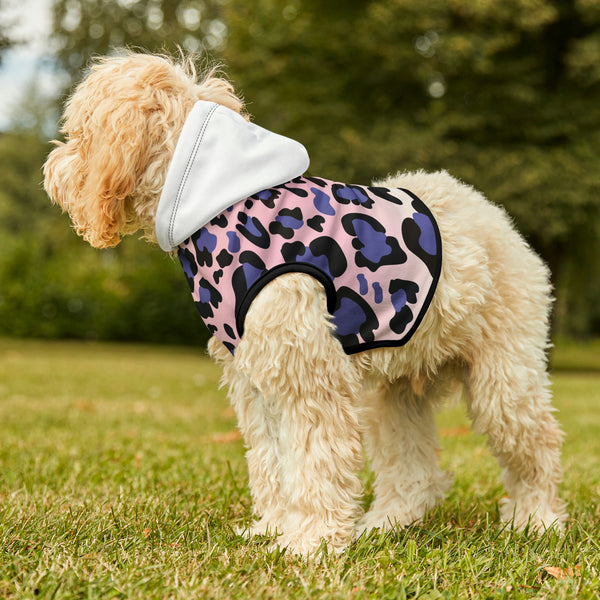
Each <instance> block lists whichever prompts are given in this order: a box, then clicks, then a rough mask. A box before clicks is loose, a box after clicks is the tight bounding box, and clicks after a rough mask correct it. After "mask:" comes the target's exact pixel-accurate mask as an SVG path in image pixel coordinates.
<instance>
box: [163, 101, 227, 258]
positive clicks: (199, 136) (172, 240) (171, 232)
mask: <svg viewBox="0 0 600 600" xmlns="http://www.w3.org/2000/svg"><path fill="white" fill-rule="evenodd" d="M218 108H219V105H218V104H214V105H213V107H212V108H211V110H210V112H209V113H208V114H207V115H206V118H205V119H204V122H203V123H202V128H201V129H200V131H199V132H198V134H197V135H196V141H195V142H194V148H193V150H192V152H191V154H190V156H189V158H188V161H187V164H186V166H185V170H184V173H183V176H182V178H181V182H180V183H179V187H178V189H177V194H176V195H175V202H174V203H173V210H172V211H171V218H170V219H169V234H168V235H169V244H170V245H171V247H173V248H174V247H175V246H176V244H175V217H176V215H177V209H178V208H179V203H180V202H181V198H182V196H183V189H184V188H185V186H186V184H187V180H188V177H189V174H190V171H191V170H192V164H193V163H194V161H195V159H196V155H197V154H198V150H199V149H200V146H201V145H202V141H203V139H204V135H205V133H206V130H207V129H208V125H209V122H210V120H211V119H212V116H213V115H214V114H215V112H216V110H217V109H218Z"/></svg>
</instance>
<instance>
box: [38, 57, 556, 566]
mask: <svg viewBox="0 0 600 600" xmlns="http://www.w3.org/2000/svg"><path fill="white" fill-rule="evenodd" d="M61 131H62V133H63V134H64V139H65V141H64V142H54V143H55V145H56V147H55V148H54V149H53V150H52V151H51V153H50V154H49V156H48V158H47V161H46V163H45V165H44V187H45V189H46V191H47V193H48V195H49V196H50V198H51V199H52V201H53V202H55V203H57V204H59V205H60V206H61V207H62V209H63V210H64V211H67V212H68V213H69V215H70V218H71V220H72V223H73V226H74V229H75V231H76V232H77V234H79V235H80V236H82V237H83V238H84V239H85V240H87V241H88V242H89V243H90V244H91V245H92V246H94V247H97V248H106V247H110V246H114V245H116V244H118V243H119V241H120V239H121V236H122V235H125V234H132V233H134V232H141V233H142V236H143V237H144V238H145V239H146V240H147V241H149V242H152V243H159V244H160V246H161V247H162V248H163V249H164V250H166V251H168V252H170V251H174V250H177V252H178V254H179V257H180V259H181V263H182V265H183V267H184V272H185V274H186V277H187V280H188V283H190V286H191V288H192V292H193V293H194V300H195V301H196V305H197V306H198V309H199V310H200V311H201V314H202V316H203V318H204V319H205V321H206V322H207V325H208V326H209V329H210V330H211V332H213V334H214V335H213V337H212V338H211V340H210V342H209V346H208V348H209V353H210V355H211V356H212V357H213V358H214V359H215V360H216V361H217V362H218V363H219V364H220V365H222V368H223V380H224V382H225V383H226V384H227V386H228V389H229V392H228V393H229V398H230V401H231V403H232V405H233V408H234V410H235V413H236V416H237V419H238V422H239V428H240V431H241V433H242V434H243V437H244V440H245V444H246V447H247V454H246V457H247V463H248V474H249V486H250V491H251V496H252V501H253V511H254V514H255V516H256V519H255V520H254V521H253V523H252V524H251V525H249V526H248V528H247V529H246V530H245V533H246V535H255V534H272V535H274V536H276V537H275V540H276V543H277V544H278V545H279V546H280V547H281V548H288V549H289V551H291V552H294V553H299V554H302V555H312V554H315V553H316V552H317V551H318V549H319V548H320V546H321V544H322V543H323V542H325V543H326V544H327V546H328V547H329V548H331V549H332V550H334V551H343V549H344V548H345V547H346V546H347V545H348V544H349V543H350V542H351V541H352V540H353V539H354V538H355V537H356V536H359V535H362V534H363V533H366V532H369V531H371V530H373V529H376V528H381V529H383V530H388V529H390V528H392V527H402V526H406V525H409V524H413V523H418V522H419V521H421V520H422V519H423V517H424V515H425V514H426V511H427V510H428V509H429V508H431V507H433V506H434V505H435V504H436V503H438V502H440V500H442V499H443V498H444V496H445V494H446V492H447V490H448V489H449V486H450V485H451V476H450V475H449V474H447V473H445V472H443V471H442V470H441V469H440V467H439V465H438V441H437V434H436V427H435V423H434V413H435V410H436V409H437V408H438V407H439V406H440V404H441V403H442V402H443V401H444V400H446V399H448V398H452V397H454V396H456V395H457V393H458V394H462V396H463V397H464V399H465V402H466V405H467V410H468V414H469V417H470V419H471V420H472V426H473V429H474V430H475V431H476V432H477V433H479V434H485V435H486V436H487V439H488V443H489V446H490V449H491V450H492V452H493V454H494V455H495V457H496V458H497V460H498V462H499V464H500V466H501V468H502V470H503V475H502V480H503V483H504V486H505V489H506V492H507V497H506V498H504V499H502V500H501V505H500V517H501V519H502V521H504V522H507V523H509V524H511V525H513V526H514V527H515V528H517V529H524V528H525V527H529V528H532V529H535V530H544V529H546V528H551V527H554V528H557V529H560V528H562V527H563V524H564V522H565V519H566V510H565V505H564V503H563V502H562V501H561V500H560V498H559V495H558V485H559V482H560V480H561V464H560V449H561V444H562V438H563V434H562V432H561V429H560V427H559V425H558V423H557V421H556V419H555V418H554V415H553V412H554V409H553V408H552V407H551V394H550V391H549V379H548V375H547V367H546V362H547V359H546V352H547V349H548V346H549V342H548V321H549V313H550V308H551V287H550V284H549V276H548V275H549V274H548V270H547V268H546V266H545V265H544V263H543V262H542V261H541V259H540V258H539V257H538V256H537V255H536V254H535V253H534V252H533V251H532V250H531V248H530V247H529V246H528V245H527V243H526V242H525V241H524V240H523V238H522V237H521V236H520V235H519V234H518V233H517V232H516V230H515V229H514V227H513V226H512V224H511V222H510V220H509V218H508V216H507V215H506V213H505V212H504V211H503V210H502V209H501V208H499V207H497V206H495V205H493V204H492V203H490V202H489V201H487V200H486V199H485V198H484V197H483V196H482V195H481V194H480V193H478V192H477V191H475V190H474V189H473V188H472V187H469V186H468V185H465V184H463V183H461V182H459V181H458V180H456V179H454V178H453V177H451V176H450V175H448V174H447V173H446V172H436V173H431V174H427V173H425V172H422V171H419V172H410V173H399V174H398V175H395V176H392V177H389V178H388V179H386V180H384V181H379V182H376V183H374V184H373V185H372V186H370V187H364V186H348V185H345V184H336V183H335V182H329V181H328V180H321V179H319V178H316V177H306V176H304V170H305V169H306V167H307V166H308V157H307V154H306V151H305V150H304V147H303V146H302V145H301V144H299V143H298V142H295V141H294V140H290V139H288V138H284V137H283V136H277V135H276V134H274V133H272V132H269V131H267V130H264V129H262V128H260V127H258V126H257V125H254V124H252V123H251V122H250V119H249V117H248V115H247V114H246V113H245V110H244V103H243V101H242V99H241V98H240V97H238V95H236V92H235V90H234V88H233V86H232V84H231V83H230V82H229V81H228V80H227V79H225V78H224V77H222V76H221V75H220V74H219V72H218V71H215V70H212V71H209V72H208V73H207V74H206V75H205V76H203V77H200V78H199V77H198V76H197V74H196V71H195V69H194V66H193V62H192V61H191V60H186V59H185V58H182V59H181V60H175V59H172V58H170V57H165V56H160V55H151V54H144V53H135V52H130V51H125V52H122V53H121V54H118V55H114V56H110V57H103V58H99V59H95V60H94V61H93V62H92V64H91V66H90V68H89V70H88V72H87V74H86V75H85V76H84V78H83V80H82V81H81V83H80V84H79V85H78V86H77V87H76V89H75V91H74V92H73V93H72V95H71V96H70V98H69V99H68V101H67V103H66V106H65V111H64V116H63V125H62V130H61ZM203 144H205V145H204V146H203ZM336 185H337V186H338V187H335V186H336ZM336 194H337V196H336ZM213 196H215V197H216V198H217V200H216V201H213ZM273 196H275V198H273ZM283 196H285V197H286V198H287V200H286V201H289V202H291V205H290V206H291V207H288V208H285V209H280V210H279V211H278V206H279V205H278V204H277V202H278V201H279V198H280V197H283ZM386 196H387V197H386ZM290 198H291V200H290ZM273 203H274V204H273ZM369 203H373V206H374V207H378V206H386V207H388V208H390V207H392V206H394V207H399V210H400V209H401V210H405V211H406V210H407V211H408V212H406V213H402V214H400V213H398V216H396V217H393V218H392V221H394V222H395V224H392V223H383V224H382V223H381V219H384V218H386V217H385V215H384V214H383V213H381V214H382V215H383V216H382V217H381V219H379V218H378V219H376V220H375V221H373V222H371V221H369V220H368V218H369V217H368V216H365V215H368V214H371V213H369V210H370V204H369ZM342 204H345V205H346V207H345V208H346V210H347V212H346V213H345V215H346V216H345V217H343V218H342V219H341V221H342V222H344V223H345V225H343V227H342V226H341V225H340V226H337V228H338V229H341V230H344V231H342V233H343V234H344V235H346V237H347V238H348V239H347V240H346V242H344V243H346V245H348V246H349V250H348V249H346V250H345V251H346V252H348V251H349V252H350V253H352V252H354V253H355V256H354V257H351V258H348V259H344V258H342V257H341V255H340V256H338V254H339V253H336V252H337V251H336V252H334V254H335V256H334V254H331V252H332V251H330V250H327V252H329V254H327V253H326V251H325V250H323V246H324V245H323V244H320V242H318V241H315V240H316V239H322V238H318V233H319V232H318V231H317V230H318V229H319V227H329V225H327V224H325V223H324V222H321V220H320V219H321V218H322V219H326V218H328V213H330V212H331V211H332V210H333V212H336V211H337V210H338V208H339V207H341V206H342ZM367 204H369V206H367ZM267 207H268V208H269V210H271V211H275V212H274V213H272V214H271V217H266V218H267V220H268V221H269V222H268V225H267V224H264V223H261V222H260V219H259V217H257V216H256V215H257V214H258V213H256V212H254V213H253V212H252V211H253V210H254V211H258V212H259V213H260V212H261V211H264V210H267ZM302 207H307V210H308V209H309V208H310V210H311V211H312V210H315V209H314V207H317V208H318V210H317V211H316V212H317V213H319V214H314V215H313V216H311V218H310V219H306V221H311V219H312V221H311V222H312V224H313V225H314V227H313V230H314V231H313V232H312V234H313V238H311V241H310V242H306V243H305V242H303V241H300V242H294V239H295V238H294V237H293V236H295V235H296V234H297V232H296V226H297V225H298V223H299V222H300V221H302V220H303V218H302V215H301V211H302V210H304V209H303V208H302ZM282 211H287V212H282ZM298 211H300V212H298ZM348 211H349V212H348ZM411 211H412V212H411ZM198 213H202V218H200V217H198ZM311 214H312V213H311ZM348 214H350V215H354V216H350V217H348ZM273 215H274V216H273ZM356 215H359V216H358V217H357V216H356ZM360 215H362V216H360ZM344 219H345V221H344ZM356 219H359V221H360V222H359V221H356ZM226 221H231V223H229V226H230V227H232V231H228V233H227V236H226V235H225V234H224V233H219V232H220V231H221V227H222V226H223V228H225V225H227V223H225V222H226ZM400 224H402V227H401V226H400ZM405 226H406V227H405ZM331 227H333V228H334V229H335V227H336V226H334V225H331ZM382 227H383V233H382V231H381V228H382ZM403 227H404V228H405V229H406V231H407V232H408V233H407V235H406V236H405V237H406V240H408V241H406V244H408V246H411V244H412V247H410V248H407V247H405V240H403V238H402V234H403V233H406V232H403V231H401V230H402V228H403ZM388 228H389V229H390V230H391V229H394V231H395V232H396V233H394V234H393V235H389V236H388V235H387V229H388ZM224 230H225V229H224ZM397 230H398V231H399V233H398V231H397ZM315 231H317V233H315ZM411 231H412V233H411ZM360 232H362V233H360ZM365 232H366V233H365ZM286 235H287V236H290V238H289V239H287V238H286V237H285V236H286ZM184 236H185V237H184ZM265 236H266V237H265ZM314 236H317V237H314ZM382 236H383V237H382ZM369 239H377V240H378V243H379V246H378V247H377V248H376V249H371V247H370V246H367V247H365V245H364V244H366V243H367V242H368V240H369ZM261 240H263V241H264V240H266V245H267V246H268V245H269V241H271V242H273V243H275V240H278V242H280V247H279V246H278V248H279V249H278V252H279V253H280V254H281V253H283V249H284V248H285V251H286V252H287V254H288V255H289V256H291V258H290V259H289V260H288V261H287V262H286V263H285V265H284V266H283V267H273V266H272V265H271V264H270V263H269V264H266V262H265V261H266V260H267V259H265V258H261V257H260V256H259V255H258V254H257V253H256V252H254V251H255V250H256V248H257V247H258V246H260V245H261V244H262V242H261ZM398 240H399V241H398ZM411 240H412V241H411ZM240 241H242V242H245V243H248V244H250V246H248V247H246V250H244V249H243V248H240V247H239V242H240ZM363 242H364V243H363ZM228 244H229V245H228ZM286 244H287V245H286ZM319 244H320V245H319ZM336 244H337V242H332V243H331V244H325V246H328V247H329V246H331V247H333V246H335V245H336ZM382 244H383V245H382ZM262 245H265V244H262ZM339 245H340V247H341V245H342V242H340V244H339ZM428 245H429V248H426V246H428ZM438 246H439V247H438ZM319 253H320V254H319ZM386 253H387V254H390V255H391V256H395V259H394V261H391V262H390V264H387V269H388V271H390V270H391V271H390V272H391V273H392V274H391V277H392V282H391V283H390V281H389V276H388V275H386V276H384V275H382V277H383V278H384V282H383V283H380V282H379V281H372V280H371V279H369V278H370V277H372V276H375V275H378V272H377V265H375V267H373V263H377V262H378V261H383V262H385V261H386V260H387V258H388V256H387V254H386ZM402 253H404V255H406V257H407V258H406V260H405V261H404V258H402ZM242 254H243V255H244V257H245V258H243V259H242V258H240V255H242ZM359 254H360V257H359ZM309 255H310V256H311V257H312V258H314V261H313V263H312V265H313V267H314V268H313V269H312V270H311V268H309V267H308V266H306V264H307V262H306V261H304V259H305V258H306V257H307V256H309ZM336 256H337V257H338V258H336ZM257 257H258V258H257ZM357 257H358V258H357ZM398 257H400V258H398ZM359 258H360V260H359ZM268 260H270V258H269V259H268ZM307 260H308V259H307ZM311 260H312V259H311ZM344 260H347V261H348V262H349V263H352V265H351V267H352V269H354V268H356V269H362V271H360V272H359V273H358V274H355V275H351V276H348V278H349V279H351V278H354V279H356V280H357V282H355V283H356V285H355V288H356V289H353V290H352V291H347V288H348V289H349V287H348V286H349V285H350V284H348V285H346V283H347V282H342V283H338V284H336V281H337V278H338V275H336V274H335V273H333V274H332V273H331V272H330V271H333V270H334V269H337V271H336V272H339V271H340V270H341V269H340V267H339V264H338V263H339V262H340V261H341V262H342V263H343V261H344ZM390 260H391V259H390ZM236 261H237V262H236ZM303 261H304V262H303ZM315 261H316V262H315ZM319 261H321V262H319ZM336 261H337V262H336ZM360 261H362V263H363V264H362V266H361V265H359V266H357V263H358V262H360ZM369 261H370V262H369ZM403 261H404V262H403ZM411 261H412V263H411ZM427 261H429V263H428V266H427V268H424V267H423V264H425V263H427ZM308 262H310V261H308ZM404 263H406V264H409V263H410V264H413V265H416V266H415V267H414V269H416V271H415V273H416V275H414V277H413V275H412V274H411V275H410V277H409V278H408V279H407V275H406V270H405V269H404V267H405V264H404ZM289 264H296V265H297V266H298V265H300V267H299V268H298V269H297V270H295V269H293V268H290V267H289ZM232 265H233V266H232ZM302 265H304V266H302ZM315 265H316V266H315ZM319 265H321V266H319ZM323 265H324V266H323ZM227 267H231V268H230V269H229V270H230V271H231V270H232V275H231V277H230V280H231V279H233V280H234V283H230V282H229V283H226V284H223V285H222V286H221V287H219V286H218V285H217V283H219V284H220V281H221V278H223V280H224V278H225V271H226V270H227ZM207 268H209V272H207V271H206V269H207ZM344 268H345V269H346V270H349V269H350V265H349V264H348V265H346V266H345V267H344ZM411 268H412V267H411ZM419 269H420V270H419ZM409 270H410V268H409ZM199 273H200V275H199ZM252 273H253V274H254V275H256V274H257V273H258V274H259V278H261V279H260V281H261V283H260V285H254V284H255V282H256V281H257V280H256V278H255V279H252V278H251V277H250V274H252ZM365 273H366V275H365ZM411 273H412V272H411ZM419 273H420V274H419ZM265 274H266V275H267V276H266V277H265ZM236 277H237V279H236ZM340 277H342V276H341V275H340ZM385 277H387V279H385ZM211 278H212V279H211ZM398 281H400V283H398ZM394 282H396V283H395V284H394ZM336 285H337V287H336ZM393 285H396V287H395V288H393ZM203 286H204V287H203ZM415 286H416V287H415ZM250 288H252V289H250ZM342 289H344V290H346V292H347V293H345V295H344V293H342V291H341V290H342ZM357 290H358V291H357ZM418 290H422V292H421V293H420V295H419V291H418ZM367 295H369V296H371V297H372V298H374V300H373V303H374V304H378V305H381V307H382V310H384V311H385V310H387V309H389V307H390V306H392V308H391V309H389V310H388V313H390V311H391V313H390V314H391V315H392V317H391V318H390V319H388V317H387V316H384V317H382V318H381V322H380V325H381V327H380V330H381V331H380V330H378V329H377V327H378V325H377V322H376V323H375V325H373V324H372V323H371V324H369V323H368V319H367V317H365V315H364V314H363V313H362V312H361V311H360V310H359V309H358V308H357V307H360V306H362V305H361V301H362V299H364V298H366V296H367ZM363 297H364V298H363ZM336 302H337V304H336ZM221 305H223V306H225V305H229V308H228V309H227V310H229V312H228V313H227V315H226V316H223V315H220V314H218V310H220V307H221ZM386 306H387V307H388V308H387V309H386ZM215 307H219V308H218V310H217V309H216V308H215ZM405 309H407V310H408V312H407V310H405ZM368 310H370V309H368V308H365V311H368ZM203 311H204V312H203ZM211 313H215V314H211ZM338 313H339V314H338ZM408 313H411V314H410V315H409V314H408ZM232 315H233V317H232ZM340 315H341V316H340ZM348 315H350V317H351V318H354V319H355V321H356V319H358V325H357V323H356V322H355V323H354V324H352V323H350V324H348V323H346V321H344V319H345V317H346V316H348ZM357 315H358V316H357ZM399 315H403V316H399ZM388 316H389V315H388ZM338 317H339V318H338ZM376 319H379V317H376ZM394 319H396V321H394V323H395V325H392V322H393V320H394ZM398 319H400V321H402V322H401V323H399V321H398ZM398 330H403V331H400V333H398ZM386 336H387V337H386ZM390 336H391V337H390ZM388 338H389V339H388ZM457 390H458V391H457ZM460 390H464V391H463V392H461V391H460ZM363 447H364V448H365V449H366V455H367V457H368V460H369V464H370V467H371V468H372V469H373V471H374V474H375V478H374V483H373V488H374V489H373V492H374V499H373V502H372V504H371V506H370V507H369V508H368V510H367V511H366V512H364V511H363V510H362V508H361V495H362V492H363V486H362V483H361V479H360V478H359V472H360V470H361V469H362V468H363Z"/></svg>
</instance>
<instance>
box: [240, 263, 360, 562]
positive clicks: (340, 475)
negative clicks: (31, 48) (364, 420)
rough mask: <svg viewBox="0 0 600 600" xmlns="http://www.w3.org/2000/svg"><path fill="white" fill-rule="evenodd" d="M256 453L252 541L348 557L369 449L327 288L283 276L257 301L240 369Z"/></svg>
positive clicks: (244, 423) (247, 429)
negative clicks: (267, 537)
mask: <svg viewBox="0 0 600 600" xmlns="http://www.w3.org/2000/svg"><path fill="white" fill-rule="evenodd" d="M233 366H234V367H235V372H236V373H237V375H236V379H235V381H234V382H233V386H232V388H231V390H232V398H233V402H234V404H237V406H238V413H239V417H240V425H241V428H242V432H243V434H244V436H245V439H246V443H247V445H248V448H249V449H248V466H249V470H250V477H249V480H250V486H251V493H252V497H253V501H254V508H255V511H256V512H257V514H258V515H259V516H260V517H261V519H260V521H259V522H258V523H257V524H255V526H254V528H253V529H252V531H256V532H262V531H265V530H267V529H268V530H270V531H274V530H277V533H278V538H277V543H278V544H279V546H281V547H287V548H289V549H290V550H291V551H292V552H296V553H301V554H312V553H314V552H315V551H316V550H317V549H318V548H319V546H320V544H321V542H322V541H323V540H325V541H326V542H327V543H328V544H329V545H330V546H331V547H332V549H334V550H341V549H342V548H343V547H344V546H345V545H346V544H347V543H348V542H349V541H350V539H351V537H352V532H353V528H354V525H355V522H356V520H357V518H358V517H359V516H360V512H361V510H360V505H359V502H358V499H359V496H360V494H361V492H362V485H361V482H360V479H359V478H358V475H357V472H358V471H359V470H360V468H361V466H362V448H361V440H360V431H359V421H358V416H357V407H356V403H355V399H356V393H357V389H358V377H357V373H356V369H355V367H354V364H353V363H352V361H351V360H350V359H349V357H348V356H347V355H346V354H345V353H344V352H343V350H342V347H341V345H340V344H339V342H338V341H337V340H336V339H335V338H334V337H333V336H332V335H331V326H330V323H329V317H328V314H327V311H326V302H325V294H324V291H323V289H322V287H321V285H320V284H319V283H318V282H317V281H316V280H314V279H313V278H312V277H310V276H307V275H298V274H294V275H282V276H280V277H279V278H277V279H275V280H274V281H273V282H271V283H270V284H269V285H268V286H267V287H266V288H265V289H264V290H263V291H262V292H261V293H260V294H259V295H258V297H257V298H256V299H255V300H254V302H253V304H252V306H251V308H250V310H249V311H248V314H247V317H246V321H245V331H244V336H243V338H242V341H241V342H240V344H239V346H238V348H237V350H236V353H235V359H234V361H233Z"/></svg>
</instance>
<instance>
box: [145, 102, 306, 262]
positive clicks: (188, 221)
mask: <svg viewBox="0 0 600 600" xmlns="http://www.w3.org/2000/svg"><path fill="white" fill-rule="evenodd" d="M308 164H309V158H308V153H307V152H306V149H305V148H304V146H303V145H302V144H300V143H299V142H296V141H295V140H292V139H289V138H286V137H283V136H281V135H277V134H276V133H272V132H271V131H267V130H266V129H263V128H262V127H259V126H258V125H254V124H253V123H248V122H247V121H246V120H245V119H244V118H243V117H241V116H240V115H239V114H237V113H236V112H234V111H232V110H229V109H228V108H225V107H224V106H221V105H220V104H215V103H214V102H205V101H199V102H197V103H196V104H195V105H194V108H193V109H192V111H191V112H190V114H189V116H188V118H187V119H186V122H185V124H184V126H183V129H182V131H181V135H180V137H179V140H178V142H177V146H176V147H175V153H174V154H173V159H172V161H171V164H170V166H169V171H168V172H167V178H166V181H165V186H164V188H163V191H162V194H161V197H160V201H159V203H158V210H157V212H156V238H157V240H158V243H159V245H160V247H161V248H162V249H163V250H164V251H165V252H170V251H171V250H174V249H175V248H176V247H177V246H178V245H179V244H181V242H183V241H184V240H186V239H187V238H188V237H190V236H191V235H192V234H193V233H195V232H196V231H198V230H199V229H200V228H201V227H203V226H204V225H206V223H208V222H209V221H210V220H211V219H213V218H214V217H216V216H217V215H219V214H220V213H222V212H223V211H224V210H225V209H226V208H228V207H230V206H232V205H233V204H235V203H236V202H239V201H240V200H243V199H245V198H247V197H248V196H252V195H253V194H256V193H257V192H260V191H262V190H265V189H268V188H271V187H273V186H276V185H279V184H281V183H285V182H286V181H289V180H290V179H294V177H298V176H299V175H302V174H303V173H304V172H305V171H306V170H307V169H308Z"/></svg>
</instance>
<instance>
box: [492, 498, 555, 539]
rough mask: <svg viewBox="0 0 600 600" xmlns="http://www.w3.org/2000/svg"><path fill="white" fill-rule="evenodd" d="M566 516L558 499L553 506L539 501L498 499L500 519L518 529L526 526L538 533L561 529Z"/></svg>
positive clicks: (520, 529) (521, 529)
mask: <svg viewBox="0 0 600 600" xmlns="http://www.w3.org/2000/svg"><path fill="white" fill-rule="evenodd" d="M566 518H567V512H566V509H565V506H564V504H563V503H562V501H560V500H559V501H556V502H554V505H553V506H551V505H549V504H548V503H547V502H539V501H537V502H536V501H530V502H527V501H525V500H521V501H519V502H515V501H514V500H513V499H512V498H502V499H501V500H500V519H501V520H502V521H503V522H504V523H507V524H511V525H512V526H513V527H514V528H515V529H517V530H519V531H523V530H524V529H526V528H527V529H529V530H533V531H537V532H540V533H542V532H544V531H546V530H548V529H555V530H556V531H562V530H563V529H564V522H565V520H566Z"/></svg>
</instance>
